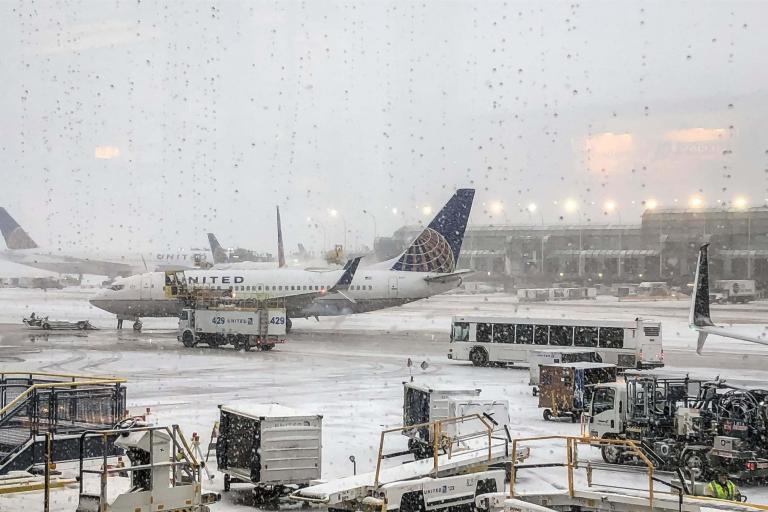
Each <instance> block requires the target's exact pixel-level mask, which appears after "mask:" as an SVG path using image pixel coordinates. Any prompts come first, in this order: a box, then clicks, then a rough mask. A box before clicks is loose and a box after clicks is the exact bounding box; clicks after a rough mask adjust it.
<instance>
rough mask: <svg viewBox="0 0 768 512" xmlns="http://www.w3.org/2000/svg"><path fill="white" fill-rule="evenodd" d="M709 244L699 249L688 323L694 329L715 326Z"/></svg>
mask: <svg viewBox="0 0 768 512" xmlns="http://www.w3.org/2000/svg"><path fill="white" fill-rule="evenodd" d="M708 249H709V244H704V245H702V246H701V248H699V260H698V262H697V264H696V277H695V279H694V280H693V294H692V295H691V311H690V314H689V316H688V323H689V324H690V325H691V326H692V327H712V326H713V325H715V324H714V323H713V322H712V319H711V318H710V316H709V258H708V255H707V252H708Z"/></svg>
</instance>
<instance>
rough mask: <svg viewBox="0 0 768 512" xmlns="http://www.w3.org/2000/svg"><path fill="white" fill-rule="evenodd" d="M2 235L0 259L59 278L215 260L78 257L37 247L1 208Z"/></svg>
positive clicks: (199, 254) (203, 254)
mask: <svg viewBox="0 0 768 512" xmlns="http://www.w3.org/2000/svg"><path fill="white" fill-rule="evenodd" d="M0 232H2V234H3V238H4V239H5V245H6V247H7V248H8V249H7V250H5V251H0V259H4V260H8V261H12V262H14V263H19V264H21V265H26V266H28V267H34V268H40V269H43V270H48V271H51V272H57V273H59V274H94V275H100V276H109V277H117V276H130V275H133V274H138V273H139V272H146V271H147V270H158V271H164V270H183V269H192V268H208V267H210V266H211V262H212V261H213V258H211V257H210V256H211V255H210V254H209V253H208V251H206V250H199V249H198V250H194V249H193V250H170V251H157V252H152V253H146V254H140V253H135V254H125V253H122V254H106V253H94V254H76V253H64V252H61V251H54V250H45V249H43V248H40V247H38V245H37V244H36V243H35V241H34V240H32V238H31V237H30V236H29V235H28V234H27V232H26V231H24V229H22V227H21V226H19V224H18V222H16V221H15V220H14V218H13V217H11V215H10V214H9V213H8V212H7V211H6V209H5V208H2V207H0Z"/></svg>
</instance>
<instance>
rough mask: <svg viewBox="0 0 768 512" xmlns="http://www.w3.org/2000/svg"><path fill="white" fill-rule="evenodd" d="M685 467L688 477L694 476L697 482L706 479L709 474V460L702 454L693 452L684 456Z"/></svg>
mask: <svg viewBox="0 0 768 512" xmlns="http://www.w3.org/2000/svg"><path fill="white" fill-rule="evenodd" d="M683 467H684V468H685V471H686V473H688V475H693V476H694V478H696V479H697V480H701V479H704V478H705V477H706V476H707V474H708V473H709V468H708V467H707V458H706V457H705V456H704V454H703V453H702V452H693V451H692V452H688V453H687V454H685V455H684V456H683ZM688 475H686V476H688Z"/></svg>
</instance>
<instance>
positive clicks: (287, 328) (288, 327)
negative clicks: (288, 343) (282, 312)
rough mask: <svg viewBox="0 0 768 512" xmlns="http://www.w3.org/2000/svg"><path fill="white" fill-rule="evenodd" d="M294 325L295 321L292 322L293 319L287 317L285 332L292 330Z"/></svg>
mask: <svg viewBox="0 0 768 512" xmlns="http://www.w3.org/2000/svg"><path fill="white" fill-rule="evenodd" d="M292 327H293V323H292V322H291V319H290V318H288V317H285V332H286V333H289V332H291V328H292Z"/></svg>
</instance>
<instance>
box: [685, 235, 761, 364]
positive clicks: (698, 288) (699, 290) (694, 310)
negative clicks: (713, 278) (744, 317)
mask: <svg viewBox="0 0 768 512" xmlns="http://www.w3.org/2000/svg"><path fill="white" fill-rule="evenodd" d="M708 249H709V244H704V245H702V246H701V247H700V248H699V259H698V262H697V263H696V277H695V279H694V281H693V289H694V293H693V294H691V311H690V313H689V315H688V325H689V326H690V327H691V328H692V329H694V330H696V331H697V332H698V333H699V339H698V340H697V343H696V353H697V354H701V351H702V350H703V349H704V343H705V342H706V341H707V336H708V335H710V334H714V335H716V336H723V337H725V338H732V339H735V340H741V341H749V342H751V343H759V344H760V345H768V339H765V338H756V337H754V336H747V335H745V334H740V333H738V332H733V331H730V330H728V329H726V328H724V327H720V326H718V325H715V323H714V322H713V321H712V318H710V314H709V259H708V258H709V256H708Z"/></svg>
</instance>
